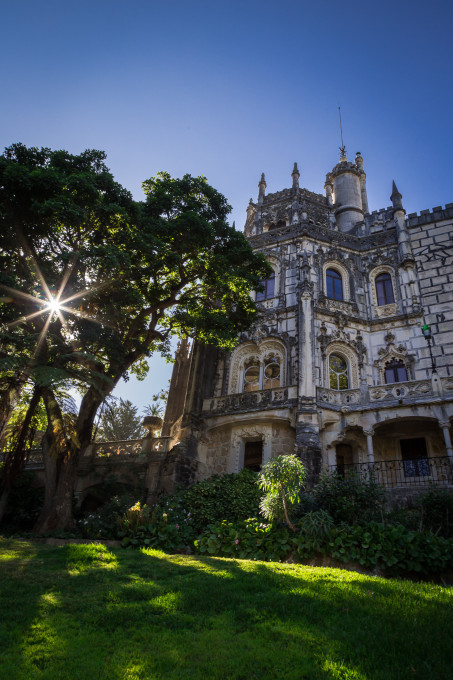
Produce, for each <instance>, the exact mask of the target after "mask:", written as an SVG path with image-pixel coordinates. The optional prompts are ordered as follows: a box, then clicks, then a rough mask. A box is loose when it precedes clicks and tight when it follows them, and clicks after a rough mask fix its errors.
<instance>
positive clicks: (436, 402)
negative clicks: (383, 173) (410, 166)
mask: <svg viewBox="0 0 453 680" xmlns="http://www.w3.org/2000/svg"><path fill="white" fill-rule="evenodd" d="M291 178H292V182H291V188H288V189H283V190H281V191H277V192H276V193H266V188H267V185H266V180H265V177H264V174H263V175H261V180H260V182H259V184H258V189H259V191H258V198H257V200H256V202H254V201H253V200H252V199H250V203H249V205H248V206H247V219H246V223H245V229H244V231H245V235H246V237H247V238H248V239H249V241H250V243H251V245H252V247H253V248H254V250H255V251H258V252H262V253H263V254H264V255H265V257H266V259H267V260H268V261H269V263H270V265H271V266H272V269H273V273H272V276H271V277H270V278H269V279H268V280H266V281H264V282H263V286H262V290H260V291H259V292H257V293H256V302H257V306H258V308H259V317H258V320H257V322H256V323H255V325H254V326H253V327H252V328H251V329H250V330H249V331H248V332H247V333H243V334H242V335H241V336H240V337H239V338H238V344H237V347H236V348H235V349H234V351H232V352H231V353H226V352H224V351H220V350H218V349H216V348H214V347H210V346H203V345H201V344H198V343H197V342H195V343H194V344H193V345H192V347H191V348H189V346H188V343H186V342H183V343H181V344H180V346H179V348H178V351H177V354H176V362H175V366H174V370H173V376H172V381H171V387H170V393H169V399H168V404H167V411H166V414H165V420H164V426H163V431H162V437H163V439H164V440H165V441H166V442H167V445H166V448H167V450H169V449H172V450H173V451H174V452H175V453H176V452H178V460H179V461H180V462H179V464H178V465H175V466H173V481H178V479H179V480H184V481H196V480H200V479H204V478H206V477H208V476H209V475H211V474H214V473H230V472H237V471H239V470H240V469H241V468H243V467H247V468H251V469H254V470H257V469H259V467H260V465H261V464H262V463H264V462H266V461H267V460H269V459H270V458H271V457H272V456H276V455H279V454H285V453H296V455H298V456H300V458H301V459H302V460H303V461H304V463H305V464H306V466H307V468H308V471H309V479H310V481H311V483H313V482H314V481H316V479H317V478H318V476H319V474H320V473H321V471H322V470H332V469H337V470H338V471H339V472H340V473H341V474H344V473H345V472H346V471H347V470H349V469H356V470H358V471H359V472H362V471H364V470H365V471H366V470H369V469H370V468H372V469H373V470H374V472H375V475H376V477H377V479H378V480H379V481H381V482H382V483H383V484H385V485H386V486H388V487H393V488H397V487H407V486H413V485H423V484H427V483H430V482H434V483H441V484H445V485H450V484H451V481H452V479H451V478H452V473H451V466H452V464H453V449H452V444H451V435H450V426H451V420H452V418H453V362H452V359H453V267H452V263H453V242H452V237H453V204H452V203H449V204H447V205H446V207H445V208H442V207H436V208H433V210H432V211H430V210H423V211H422V212H421V213H420V214H419V215H418V214H415V213H412V214H408V215H406V211H405V209H404V207H403V202H402V196H401V194H400V193H399V191H398V189H397V187H396V185H395V183H393V188H392V193H391V197H390V200H391V205H390V206H389V207H386V208H383V209H381V210H379V211H373V212H371V213H370V212H369V210H368V201H367V189H366V175H365V171H364V165H363V158H362V156H361V154H360V153H357V154H356V157H355V160H354V162H351V161H350V160H348V159H347V157H346V154H345V153H344V150H343V152H342V155H341V158H340V161H339V163H338V164H337V165H336V166H335V167H334V168H333V170H332V171H331V172H329V173H328V174H327V175H326V182H325V194H318V193H313V192H312V191H309V190H308V189H303V188H301V187H300V185H299V179H300V173H299V170H298V167H297V164H296V163H295V164H294V169H293V171H292V174H291ZM177 470H179V473H178V472H177Z"/></svg>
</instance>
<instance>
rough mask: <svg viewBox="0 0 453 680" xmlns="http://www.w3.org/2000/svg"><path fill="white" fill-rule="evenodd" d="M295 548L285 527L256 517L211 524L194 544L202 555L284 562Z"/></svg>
mask: <svg viewBox="0 0 453 680" xmlns="http://www.w3.org/2000/svg"><path fill="white" fill-rule="evenodd" d="M292 547H293V543H292V536H291V535H290V532H289V531H288V530H287V529H286V528H284V527H278V526H276V525H273V524H266V523H264V522H260V521H259V519H256V518H249V519H247V520H243V521H242V522H236V523H233V522H226V521H224V522H219V523H217V524H210V525H209V526H208V527H207V529H206V531H205V532H204V533H203V534H202V535H201V536H200V537H199V538H198V540H196V541H195V549H196V550H197V551H198V552H200V553H208V554H210V555H220V556H222V557H238V558H239V559H248V560H262V561H269V562H271V561H272V562H278V561H281V560H283V559H284V558H285V557H286V556H287V554H288V553H289V552H290V551H291V549H292Z"/></svg>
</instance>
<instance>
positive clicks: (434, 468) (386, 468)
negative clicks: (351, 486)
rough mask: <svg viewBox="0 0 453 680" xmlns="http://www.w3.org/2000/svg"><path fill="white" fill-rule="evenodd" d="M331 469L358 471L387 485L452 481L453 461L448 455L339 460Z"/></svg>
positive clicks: (448, 483) (347, 472)
mask: <svg viewBox="0 0 453 680" xmlns="http://www.w3.org/2000/svg"><path fill="white" fill-rule="evenodd" d="M330 471H331V472H336V473H337V474H338V475H341V476H342V477H347V476H348V475H350V474H351V473H355V474H356V475H359V477H362V479H374V481H375V482H377V484H380V485H382V486H385V487H387V488H394V487H399V486H405V487H409V486H410V487H412V486H430V485H432V484H434V485H436V486H438V485H442V486H450V485H453V461H452V460H451V459H450V458H449V457H448V456H442V457H439V458H414V459H412V460H382V461H375V462H374V463H350V464H338V465H331V466H330Z"/></svg>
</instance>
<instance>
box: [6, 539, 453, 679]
mask: <svg viewBox="0 0 453 680" xmlns="http://www.w3.org/2000/svg"><path fill="white" fill-rule="evenodd" d="M0 593H1V596H0V678H1V680H16V679H17V680H19V679H26V680H30V679H32V678H43V679H44V678H45V679H46V680H47V679H49V680H50V679H54V680H65V679H71V680H85V679H86V680H98V679H99V680H100V679H102V680H103V679H105V680H107V679H108V680H116V679H120V678H121V679H126V678H127V679H128V680H138V679H139V678H140V679H142V678H143V679H153V678H175V679H176V678H178V680H179V679H181V678H182V679H184V678H206V679H210V678H238V679H239V678H241V679H244V680H251V679H254V678H256V679H258V680H266V679H267V678H275V679H277V678H278V679H279V680H281V679H289V678H291V679H293V680H303V679H304V678H307V679H308V678H309V679H310V680H311V679H318V678H319V679H321V678H322V679H324V678H338V679H341V680H346V679H348V680H349V679H351V680H352V679H353V680H359V679H360V680H362V679H363V680H364V679H365V678H366V679H367V680H383V679H384V678H385V679H387V678H391V679H392V680H397V679H401V680H408V678H426V680H428V679H429V680H440V679H441V678H442V679H443V678H444V679H445V680H447V679H448V680H451V678H452V677H453V645H452V639H453V607H452V590H451V589H448V588H442V587H441V586H437V585H432V584H417V583H411V582H408V581H397V580H384V579H380V578H369V577H367V576H362V575H360V574H357V573H355V572H347V571H343V570H338V569H324V568H311V567H304V566H298V565H289V564H288V565H287V564H276V563H264V562H247V561H245V560H244V561H241V560H227V559H221V558H212V557H185V556H175V555H165V554H164V553H161V552H157V551H154V550H142V551H132V550H121V549H118V550H112V549H108V548H105V547H104V546H101V545H95V544H93V545H66V546H63V547H59V548H54V547H49V546H41V545H35V544H32V543H28V542H25V541H21V542H20V541H14V540H4V539H0Z"/></svg>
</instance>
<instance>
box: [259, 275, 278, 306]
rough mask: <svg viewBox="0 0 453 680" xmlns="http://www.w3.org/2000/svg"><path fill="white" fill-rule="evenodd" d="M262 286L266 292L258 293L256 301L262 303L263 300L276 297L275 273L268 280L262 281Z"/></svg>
mask: <svg viewBox="0 0 453 680" xmlns="http://www.w3.org/2000/svg"><path fill="white" fill-rule="evenodd" d="M260 284H261V285H262V286H264V290H263V291H258V292H257V294H256V301H257V302H261V301H262V300H269V299H270V298H273V297H274V295H275V272H272V274H271V275H270V277H269V278H268V279H264V280H263V281H260Z"/></svg>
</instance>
